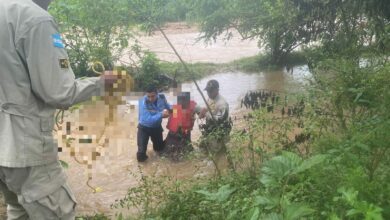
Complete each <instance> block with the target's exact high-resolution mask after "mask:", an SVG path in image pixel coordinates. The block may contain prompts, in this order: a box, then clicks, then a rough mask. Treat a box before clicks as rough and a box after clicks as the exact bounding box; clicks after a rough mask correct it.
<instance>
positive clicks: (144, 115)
mask: <svg viewBox="0 0 390 220" xmlns="http://www.w3.org/2000/svg"><path fill="white" fill-rule="evenodd" d="M164 109H168V110H170V109H172V107H171V105H169V104H168V102H167V99H166V98H165V96H164V94H158V96H157V100H156V101H155V102H154V103H150V102H149V101H148V98H147V97H146V95H145V96H144V97H143V98H141V99H140V100H139V112H138V122H139V124H140V125H142V126H145V127H149V128H158V127H160V126H161V122H162V111H163V110H164Z"/></svg>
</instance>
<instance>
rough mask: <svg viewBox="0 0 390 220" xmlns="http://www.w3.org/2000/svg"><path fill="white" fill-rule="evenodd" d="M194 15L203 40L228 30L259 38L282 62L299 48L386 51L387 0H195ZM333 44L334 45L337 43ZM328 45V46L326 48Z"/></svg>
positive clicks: (272, 59)
mask: <svg viewBox="0 0 390 220" xmlns="http://www.w3.org/2000/svg"><path fill="white" fill-rule="evenodd" d="M193 4H194V6H193V9H194V10H193V11H191V14H192V17H193V19H195V20H198V21H199V22H200V24H201V29H202V31H203V32H204V35H203V37H204V38H205V39H215V38H216V37H217V36H219V35H221V34H223V33H225V34H226V37H227V38H229V37H231V35H232V34H233V32H232V30H236V31H238V33H239V34H240V35H241V36H242V37H243V38H251V39H258V40H259V46H260V47H265V48H266V49H267V51H268V52H269V53H270V55H271V60H270V62H273V63H280V62H283V61H284V58H285V56H286V55H287V54H288V53H290V52H291V51H293V50H294V49H296V48H298V47H303V46H309V45H311V44H319V43H323V44H328V43H330V45H331V46H332V48H333V49H334V50H343V49H345V48H349V47H358V46H363V45H365V46H366V45H372V46H378V47H380V48H381V49H382V50H383V51H385V50H388V49H389V48H388V44H389V42H388V41H387V40H388V39H387V37H386V34H388V31H389V30H388V22H389V16H390V15H389V11H390V9H389V7H390V6H389V4H388V2H387V1H386V0H369V1H367V0H347V1H340V0H327V1H317V0H287V1H285V0H244V1H243V0H217V1H214V0H196V1H194V3H193ZM335 43H336V44H335ZM328 49H330V48H328Z"/></svg>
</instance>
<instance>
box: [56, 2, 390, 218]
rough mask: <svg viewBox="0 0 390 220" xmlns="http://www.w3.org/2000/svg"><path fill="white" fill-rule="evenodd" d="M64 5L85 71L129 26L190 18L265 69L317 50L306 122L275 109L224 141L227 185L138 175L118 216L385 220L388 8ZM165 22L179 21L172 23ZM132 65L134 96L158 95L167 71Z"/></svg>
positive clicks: (389, 119)
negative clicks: (235, 42)
mask: <svg viewBox="0 0 390 220" xmlns="http://www.w3.org/2000/svg"><path fill="white" fill-rule="evenodd" d="M67 2H68V4H65V3H64V1H57V2H56V3H57V5H54V6H53V7H52V10H53V12H55V13H56V14H57V16H58V19H59V20H60V23H61V24H62V27H63V28H64V31H63V32H64V33H65V34H66V38H67V39H68V40H67V44H68V47H69V48H70V49H71V52H70V55H71V57H73V59H74V60H73V61H77V62H74V63H75V68H81V69H82V70H85V69H86V68H87V65H86V64H87V63H88V61H91V60H94V59H100V60H102V61H104V64H105V65H106V66H107V67H110V66H112V65H113V63H114V62H115V61H117V56H116V55H115V54H116V52H120V51H121V50H122V49H124V48H125V47H127V46H128V45H127V41H126V40H127V38H128V37H129V36H131V32H130V29H128V28H129V27H131V26H132V25H133V24H137V25H141V26H142V27H143V29H144V30H147V31H151V30H153V29H154V28H156V26H159V25H162V24H163V23H164V22H165V21H169V20H172V19H173V20H175V19H176V18H177V19H182V18H184V17H188V15H190V16H191V17H192V19H195V20H197V21H199V22H200V25H201V30H202V31H203V34H204V38H205V39H215V38H216V37H217V36H219V35H220V34H223V33H226V34H227V35H226V37H227V39H229V37H230V36H231V34H233V32H231V30H233V29H235V30H237V31H238V33H240V34H241V35H242V36H243V38H255V39H258V40H259V46H260V47H265V48H266V49H267V51H268V52H269V55H270V56H269V57H270V59H268V60H264V59H262V62H272V63H283V62H285V58H286V56H288V54H290V53H291V51H293V50H294V49H295V48H298V47H301V48H305V47H311V48H312V49H313V50H312V51H310V52H309V53H308V54H309V56H308V57H307V60H308V61H309V67H310V70H311V73H312V77H311V78H310V81H309V84H308V85H307V90H306V91H305V92H304V93H303V94H300V95H299V97H297V99H296V100H302V103H304V106H305V108H304V111H303V112H302V114H299V115H293V116H289V117H287V116H280V115H279V114H277V113H275V112H276V111H279V110H280V109H284V108H285V107H287V106H286V103H283V102H280V103H279V104H278V106H277V107H275V112H274V113H268V112H267V111H265V110H264V109H260V110H255V111H254V112H252V113H251V115H250V117H249V116H248V118H249V119H250V120H248V121H247V122H246V123H245V124H246V128H245V129H244V130H236V131H235V132H233V134H232V135H231V140H230V142H229V145H228V149H227V153H226V154H227V156H228V157H229V163H230V164H229V165H230V166H229V168H230V170H229V172H228V173H227V174H226V175H222V176H217V177H216V178H213V179H203V180H200V181H199V182H197V183H195V184H194V183H193V182H189V183H183V182H180V181H177V180H172V179H169V178H158V177H153V176H152V177H148V176H145V175H143V174H142V173H141V177H139V181H140V184H139V185H138V186H136V187H133V188H130V189H129V191H128V194H127V196H126V197H125V198H123V199H120V200H118V204H116V205H115V206H116V207H136V208H139V214H140V216H139V218H144V219H334V220H336V219H367V220H368V219H373V220H374V219H375V220H380V219H390V184H389V183H390V150H389V148H390V136H389V135H388V134H389V133H390V112H389V111H388V110H389V109H390V62H389V54H388V53H389V51H390V14H389V13H390V9H389V7H390V5H389V4H388V2H387V1H386V0H343V1H342V0H325V1H316V0H217V1H216V0H194V1H184V0H183V1H179V0H177V1H173V0H172V1H142V0H136V1H125V0H120V1H115V4H114V3H113V2H112V1H104V2H103V1H93V2H91V1H87V0H86V1H76V0H72V1H67ZM99 4H100V5H99ZM97 5H99V6H97ZM173 5H174V7H173ZM95 6H96V7H95ZM102 6H103V7H102ZM175 8H176V9H175ZM102 9H107V10H102ZM172 10H173V11H176V12H179V11H180V13H175V15H174V16H173V17H172V16H170V14H169V13H171V12H172ZM187 11H189V12H190V13H187ZM184 14H186V15H184ZM96 15H102V16H96ZM122 28H123V29H122ZM111 33H112V34H111ZM88 39H89V40H88ZM125 39H126V40H125ZM75 45H76V46H75ZM77 45H78V46H77ZM81 45H85V46H81ZM137 50H138V49H137ZM139 57H140V58H141V62H140V63H139V65H138V66H137V68H133V69H134V70H135V69H136V70H137V71H138V73H141V74H142V77H140V78H139V81H138V82H140V85H141V84H145V85H146V84H148V83H156V82H155V80H156V78H155V77H156V74H157V73H159V72H161V70H162V69H167V68H169V66H168V67H167V65H166V64H163V65H161V64H160V63H159V62H158V60H157V59H156V57H155V56H154V55H152V54H148V53H145V54H142V55H139ZM254 67H258V66H256V65H254ZM180 71H181V69H177V72H178V74H181V72H180ZM143 79H144V81H142V80H143ZM141 86H142V87H144V85H141ZM299 137H304V138H299ZM99 218H103V217H101V216H99ZM118 218H119V219H124V218H125V217H124V216H123V215H118Z"/></svg>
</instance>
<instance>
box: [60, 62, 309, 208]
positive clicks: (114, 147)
mask: <svg viewBox="0 0 390 220" xmlns="http://www.w3.org/2000/svg"><path fill="white" fill-rule="evenodd" d="M308 76H310V74H309V72H308V68H307V66H298V67H295V68H293V71H292V72H288V71H287V70H281V71H272V72H262V73H253V74H246V73H241V72H226V73H219V74H215V75H212V76H209V77H206V78H204V79H201V80H199V81H198V83H199V85H200V87H201V88H202V89H203V88H204V87H205V85H206V82H207V81H208V80H210V79H216V80H218V81H219V83H220V93H221V94H222V95H223V96H224V97H225V98H226V100H227V101H228V103H229V105H230V109H231V112H232V114H234V112H235V110H237V109H238V108H239V105H240V99H241V98H242V97H243V96H244V95H245V93H246V92H247V91H248V90H257V89H268V90H275V91H280V92H296V91H299V90H300V89H302V85H303V84H304V82H305V78H306V77H308ZM182 90H183V91H190V92H191V95H192V98H193V99H194V100H195V101H196V102H198V103H199V104H201V105H202V104H203V101H202V99H201V96H200V94H199V93H198V91H197V90H196V88H195V85H194V84H193V83H184V84H183V85H182ZM167 96H168V98H169V99H170V100H173V99H174V97H169V94H167ZM131 99H132V100H136V98H135V97H127V98H126V100H127V101H128V100H131ZM130 103H134V104H137V103H138V102H136V101H135V102H130ZM107 109H108V108H107V106H104V103H103V102H96V103H94V104H92V105H85V106H84V107H83V109H82V110H81V111H78V112H74V113H73V114H71V115H69V116H68V117H67V118H66V120H67V121H71V122H72V129H73V128H74V129H76V131H74V132H72V134H71V136H72V138H74V141H73V144H77V142H78V141H79V140H80V138H86V137H88V138H91V140H92V143H82V144H80V143H78V145H79V146H78V147H79V148H78V149H79V151H80V152H81V151H82V149H83V150H88V149H89V151H88V152H90V151H91V149H92V151H93V147H94V146H96V145H97V142H98V139H99V138H96V137H105V139H103V140H107V141H105V142H103V143H104V146H103V149H101V150H100V154H101V156H99V157H97V158H96V160H94V161H93V162H92V163H91V164H90V168H91V169H88V168H87V166H86V165H81V164H78V163H77V162H75V160H74V159H72V157H69V153H68V154H67V153H66V149H67V148H66V147H64V145H66V144H65V143H64V142H63V140H61V137H63V136H62V135H63V133H61V132H63V131H61V130H59V131H58V137H59V138H58V140H59V144H60V146H61V145H62V147H63V148H64V151H65V152H64V153H61V154H60V158H61V159H63V160H65V161H66V162H68V163H69V164H70V168H69V169H68V170H67V173H68V176H69V182H70V185H71V186H72V189H73V190H74V192H75V194H76V197H77V199H78V201H79V203H78V212H79V213H89V214H93V213H95V212H104V213H108V214H109V213H115V210H111V209H110V205H111V204H112V203H114V202H115V200H117V199H121V198H123V197H124V196H125V195H126V192H127V189H128V188H129V187H134V186H136V185H137V184H138V182H137V180H136V178H134V177H133V176H132V175H129V173H130V172H132V173H139V169H141V170H142V172H143V173H144V175H148V176H150V175H159V176H170V177H172V178H173V179H191V178H194V179H196V178H198V177H201V176H205V175H211V174H213V173H214V172H215V169H214V166H213V163H212V162H211V161H210V160H208V159H206V158H200V159H199V158H198V159H195V160H187V161H183V162H179V163H173V162H171V161H169V160H164V159H162V158H160V157H159V156H158V155H156V154H155V153H154V152H153V150H152V147H151V146H150V145H149V146H148V152H147V153H148V155H149V159H148V161H147V162H146V163H143V164H138V162H137V160H136V158H135V154H136V151H137V145H136V132H137V129H136V126H137V117H138V107H137V106H136V105H130V106H126V105H122V106H118V108H117V110H116V114H115V117H114V121H113V122H112V123H110V124H109V126H106V127H104V123H103V121H102V120H103V119H102V117H103V116H102V115H105V114H106V111H107ZM98 121H99V123H98ZM163 123H166V120H164V122H163ZM80 128H83V129H82V130H81V129H80ZM77 129H78V130H77ZM166 132H167V131H166V129H165V131H164V136H165V135H166ZM192 135H193V137H199V129H198V127H197V126H196V125H195V126H194V130H193V132H192ZM100 139H101V138H100ZM193 140H196V138H194V139H193ZM88 152H87V153H88ZM86 159H88V158H86ZM87 174H88V175H90V176H92V180H91V182H90V183H91V185H92V186H95V187H101V188H102V189H103V191H102V192H99V193H92V190H91V189H90V188H88V186H87V185H86V184H85V183H86V181H87V176H88V175H87ZM132 211H134V210H132Z"/></svg>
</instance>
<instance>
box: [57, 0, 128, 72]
mask: <svg viewBox="0 0 390 220" xmlns="http://www.w3.org/2000/svg"><path fill="white" fill-rule="evenodd" d="M49 10H50V12H51V13H52V14H53V15H54V17H55V18H56V19H57V21H58V23H59V26H60V29H61V32H62V34H63V35H64V39H65V43H66V48H67V50H68V52H69V57H70V60H71V65H72V68H73V70H74V72H75V74H76V76H84V75H87V72H88V71H87V70H88V63H89V62H93V61H100V62H102V63H103V64H104V66H105V68H106V69H112V68H113V66H114V63H115V62H116V61H118V60H119V58H120V57H121V55H122V52H123V50H124V49H125V48H127V47H128V40H129V38H130V37H131V36H132V31H131V28H132V27H133V26H134V22H133V19H132V17H131V16H130V13H129V4H128V2H127V0H58V1H55V2H53V4H51V5H50V9H49Z"/></svg>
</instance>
